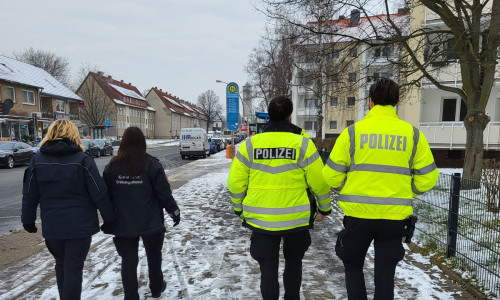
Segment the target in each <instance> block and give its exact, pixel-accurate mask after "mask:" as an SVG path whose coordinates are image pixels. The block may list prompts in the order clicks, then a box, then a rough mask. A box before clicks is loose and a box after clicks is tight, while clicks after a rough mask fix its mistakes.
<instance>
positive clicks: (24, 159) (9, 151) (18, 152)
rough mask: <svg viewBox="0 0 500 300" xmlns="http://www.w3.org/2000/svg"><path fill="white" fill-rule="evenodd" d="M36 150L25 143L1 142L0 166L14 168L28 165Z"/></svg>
mask: <svg viewBox="0 0 500 300" xmlns="http://www.w3.org/2000/svg"><path fill="white" fill-rule="evenodd" d="M35 153H36V150H35V149H33V147H31V146H30V145H28V144H26V143H23V142H0V165H3V166H5V167H7V168H13V167H14V166H15V165H22V164H28V163H29V162H30V160H31V158H32V157H33V155H35Z"/></svg>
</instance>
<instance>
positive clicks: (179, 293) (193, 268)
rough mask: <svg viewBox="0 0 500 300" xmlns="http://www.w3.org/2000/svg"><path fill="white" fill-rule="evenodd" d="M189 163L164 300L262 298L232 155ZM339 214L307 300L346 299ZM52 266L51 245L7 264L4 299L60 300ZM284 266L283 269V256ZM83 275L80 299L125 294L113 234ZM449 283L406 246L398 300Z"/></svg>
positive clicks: (326, 236) (142, 265)
mask: <svg viewBox="0 0 500 300" xmlns="http://www.w3.org/2000/svg"><path fill="white" fill-rule="evenodd" d="M191 164H192V166H190V168H189V169H190V170H193V172H198V173H196V175H195V176H193V178H192V179H191V180H190V181H189V182H188V183H186V184H185V185H183V186H182V187H180V188H179V189H176V190H174V196H175V198H176V200H177V202H178V204H179V206H180V209H181V223H180V225H179V226H177V227H175V228H173V227H171V224H172V221H171V220H170V219H169V218H168V217H167V218H166V219H167V225H168V226H167V233H166V240H165V243H164V251H163V252H164V261H163V272H164V276H165V280H166V281H167V283H168V285H167V289H166V291H165V292H164V293H163V294H162V297H161V299H260V298H261V297H260V289H259V284H260V282H259V281H260V271H259V268H258V264H257V263H256V262H255V261H254V260H253V259H252V258H251V256H250V254H249V247H250V241H249V237H250V231H249V230H247V229H245V228H242V227H241V225H240V221H239V218H238V217H236V216H235V215H234V213H233V208H232V204H231V201H230V199H229V192H228V189H227V186H226V181H227V176H228V171H229V160H227V159H226V158H225V153H224V152H221V153H218V154H215V155H212V156H211V157H210V158H207V159H200V160H196V161H194V162H192V163H191ZM191 164H189V165H191ZM200 170H206V172H205V174H204V175H201V176H198V174H199V172H200ZM341 218H342V214H341V212H340V211H339V210H338V209H336V210H335V211H334V213H332V215H330V216H329V217H327V218H326V220H325V221H324V222H323V223H319V224H317V225H316V227H315V229H314V230H312V231H311V236H312V246H311V247H310V248H309V250H308V252H307V253H306V255H305V257H304V261H303V266H304V271H303V284H302V299H315V300H317V299H346V298H347V297H346V291H345V288H344V274H343V267H342V263H341V261H340V260H339V259H338V258H337V256H336V255H335V252H334V246H335V240H336V236H335V233H336V232H338V231H340V229H341V223H342V222H341ZM139 249H140V258H141V259H140V262H139V267H138V274H139V285H140V287H139V294H140V295H141V299H149V298H151V297H150V296H151V293H150V291H149V288H148V279H147V261H146V256H145V252H144V248H143V247H142V245H141V246H140V248H139ZM373 255H374V252H373V248H370V250H369V253H368V255H367V260H366V264H365V265H366V274H365V277H366V284H367V287H368V292H369V295H370V296H369V297H373V259H372V258H373ZM53 268H54V262H53V258H52V256H51V255H50V254H49V253H48V251H46V250H44V251H42V252H40V253H38V254H36V255H34V256H32V257H29V258H27V259H25V260H23V261H21V262H18V263H16V264H14V265H11V266H9V267H8V268H6V269H5V270H3V271H2V273H3V275H2V277H3V278H4V280H2V281H1V282H0V299H57V296H58V292H57V287H56V280H55V276H54V272H53ZM280 268H281V271H280V272H281V273H282V268H283V258H282V260H281V262H280ZM280 277H281V276H280ZM83 278H84V279H83V291H82V299H103V300H108V299H123V290H122V285H121V278H120V259H119V256H118V255H117V253H116V250H115V247H114V245H113V242H112V238H111V236H109V235H104V234H102V233H98V234H96V235H95V236H94V238H93V241H92V247H91V250H90V252H89V255H88V257H87V261H86V264H85V270H84V274H83ZM280 280H281V279H280ZM447 284H449V281H447V279H445V277H444V276H443V274H442V273H441V271H440V270H439V269H438V268H436V267H433V266H432V265H431V264H430V262H429V260H428V258H426V257H423V256H421V255H420V254H416V253H409V252H408V249H407V255H406V257H405V259H404V260H403V261H402V262H401V263H400V264H399V266H398V268H397V272H396V288H395V299H405V300H406V299H455V297H456V296H459V295H460V289H459V288H457V287H454V288H448V287H447V286H448V285H447ZM281 286H283V285H282V282H281ZM281 295H283V288H282V290H281Z"/></svg>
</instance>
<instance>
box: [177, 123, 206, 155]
mask: <svg viewBox="0 0 500 300" xmlns="http://www.w3.org/2000/svg"><path fill="white" fill-rule="evenodd" d="M179 151H180V153H181V158H182V159H185V158H186V156H202V157H203V158H205V157H207V156H210V143H209V142H208V135H207V131H206V130H205V129H203V128H182V129H181V141H180V144H179Z"/></svg>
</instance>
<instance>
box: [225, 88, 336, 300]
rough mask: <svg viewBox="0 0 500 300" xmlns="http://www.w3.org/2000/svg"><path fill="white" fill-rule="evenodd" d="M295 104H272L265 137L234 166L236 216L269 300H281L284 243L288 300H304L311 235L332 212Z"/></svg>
mask: <svg viewBox="0 0 500 300" xmlns="http://www.w3.org/2000/svg"><path fill="white" fill-rule="evenodd" d="M292 110H293V104H292V101H291V100H290V99H289V98H287V97H284V96H278V97H276V98H274V99H272V101H271V102H270V103H269V107H268V112H269V118H270V121H269V122H268V123H267V124H266V126H265V127H264V129H263V132H262V133H260V134H257V135H255V136H253V137H251V138H248V139H246V140H245V141H244V142H243V143H242V144H241V145H240V147H239V150H238V153H237V154H236V157H235V159H234V160H233V162H232V164H231V168H230V171H229V178H228V181H227V185H228V187H229V192H230V194H231V200H232V202H233V206H234V211H235V213H236V214H237V215H239V216H240V217H241V219H242V222H243V225H244V226H245V227H248V228H250V229H251V230H252V231H253V232H252V236H251V238H250V240H251V245H250V254H251V255H252V257H253V258H254V259H255V260H257V261H258V262H259V265H260V270H261V281H260V282H261V283H260V288H261V294H262V298H263V299H266V300H267V299H273V300H274V299H278V297H279V283H278V265H279V249H280V243H281V239H283V254H284V257H285V270H284V274H283V282H284V287H285V299H300V285H301V282H302V259H303V257H304V253H305V252H306V251H307V249H308V248H309V246H310V244H311V237H310V235H309V229H311V228H313V225H314V221H315V218H316V214H317V212H318V211H319V213H320V214H321V215H320V216H318V217H317V218H316V221H318V222H320V221H322V220H323V218H324V216H325V215H328V214H329V213H330V212H331V203H330V188H329V187H328V185H327V184H326V183H325V181H324V179H323V176H322V174H321V170H322V168H323V162H322V160H321V158H320V156H319V154H318V151H317V150H316V147H315V146H314V144H313V142H312V141H311V140H310V139H309V138H308V137H305V136H303V135H301V132H302V130H301V128H299V127H297V126H295V125H293V124H292V123H290V120H291V114H292Z"/></svg>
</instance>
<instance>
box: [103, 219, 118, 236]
mask: <svg viewBox="0 0 500 300" xmlns="http://www.w3.org/2000/svg"><path fill="white" fill-rule="evenodd" d="M115 227H116V222H115V221H112V222H104V223H102V225H101V231H102V232H104V233H106V234H112V233H113V231H114V230H115Z"/></svg>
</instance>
